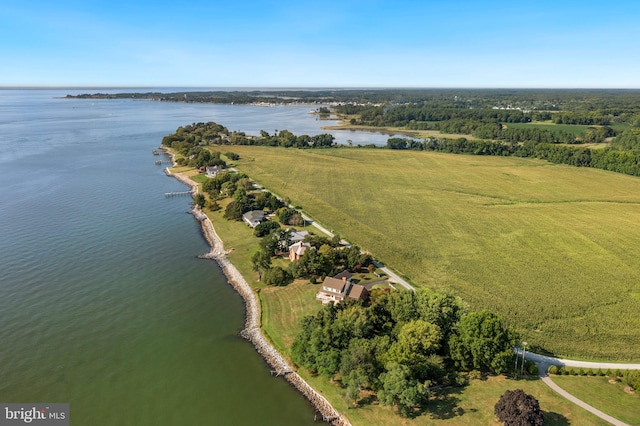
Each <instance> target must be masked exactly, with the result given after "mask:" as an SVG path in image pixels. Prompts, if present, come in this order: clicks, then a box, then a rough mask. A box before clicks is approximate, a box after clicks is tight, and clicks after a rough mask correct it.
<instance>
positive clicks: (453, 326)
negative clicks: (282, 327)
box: [292, 289, 516, 415]
mask: <svg viewBox="0 0 640 426" xmlns="http://www.w3.org/2000/svg"><path fill="white" fill-rule="evenodd" d="M515 342H516V335H515V334H514V332H513V331H511V329H509V328H508V327H506V326H505V325H504V323H503V321H502V319H501V318H500V317H498V316H497V315H495V314H494V313H492V312H489V311H482V312H471V313H469V312H467V308H466V306H465V304H464V303H463V302H462V301H461V300H460V299H459V298H456V297H454V296H452V295H450V294H443V293H437V292H433V291H430V290H426V289H420V290H418V291H416V292H415V293H414V292H410V291H394V292H388V291H382V290H374V291H373V292H372V295H371V299H370V304H369V305H368V306H364V305H363V304H361V302H356V301H351V302H341V303H339V304H337V305H335V306H334V305H332V304H329V305H327V306H325V307H323V309H322V310H321V311H320V312H318V313H317V314H316V315H314V316H308V317H305V318H304V319H303V323H302V331H301V332H300V334H299V335H298V336H297V337H296V339H295V341H294V343H293V346H292V357H293V360H294V361H295V362H296V364H298V365H300V366H304V367H305V368H307V369H309V370H310V371H311V372H312V373H314V374H319V375H322V376H325V377H327V378H331V379H335V380H339V381H340V382H341V383H342V386H343V388H344V389H345V393H346V395H347V396H348V397H349V398H350V399H351V400H352V401H354V402H357V401H358V399H359V396H360V392H361V391H362V390H364V389H368V390H371V391H373V392H376V393H377V397H378V400H379V401H380V402H381V403H382V404H386V405H393V406H395V407H397V408H398V411H399V412H400V413H401V414H402V415H411V414H412V413H414V412H415V410H417V409H419V407H420V406H423V405H424V404H425V403H427V401H428V396H429V388H430V387H431V386H435V385H450V384H460V383H461V382H462V380H463V379H462V377H461V376H459V374H458V371H470V370H478V371H481V372H491V373H500V372H504V371H507V369H508V367H509V365H513V356H514V354H513V351H512V348H513V347H514V345H515Z"/></svg>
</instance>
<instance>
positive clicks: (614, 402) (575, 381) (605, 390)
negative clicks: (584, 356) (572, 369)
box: [552, 376, 640, 425]
mask: <svg viewBox="0 0 640 426" xmlns="http://www.w3.org/2000/svg"><path fill="white" fill-rule="evenodd" d="M552 380H553V381H554V382H556V383H557V384H558V386H560V387H561V388H562V389H564V390H566V391H567V392H569V393H570V394H572V395H573V396H575V397H577V398H579V399H581V400H583V401H584V402H586V403H587V404H589V405H591V406H593V407H595V408H597V409H598V410H600V411H602V412H603V413H606V414H608V415H610V416H612V417H615V418H616V419H618V420H621V421H623V422H625V423H628V424H630V425H638V424H640V395H638V393H631V394H630V393H627V392H625V391H624V387H625V386H624V384H622V383H620V382H616V383H609V378H608V377H581V376H553V377H552Z"/></svg>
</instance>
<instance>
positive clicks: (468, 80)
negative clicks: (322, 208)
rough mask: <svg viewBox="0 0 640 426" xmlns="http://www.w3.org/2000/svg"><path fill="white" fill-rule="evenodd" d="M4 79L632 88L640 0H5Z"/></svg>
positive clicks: (1, 24) (639, 70)
mask: <svg viewBox="0 0 640 426" xmlns="http://www.w3.org/2000/svg"><path fill="white" fill-rule="evenodd" d="M0 55H1V57H2V58H3V61H2V62H3V63H2V66H0V86H191V87H266V86H270V87H271V86H273V87H534V88H535V87H552V88H555V87H568V88H582V87H585V88H592V87H598V88H599V87H604V88H609V87H612V88H640V2H638V1H636V0H634V1H626V0H619V1H617V2H607V3H604V2H588V1H584V0H583V1H563V0H555V1H547V0H541V1H529V2H522V1H517V0H511V1H455V0H450V1H441V0H423V1H402V0H395V1H386V0H380V1H377V0H367V1H346V0H345V1H333V0H325V1H313V0H308V1H301V0H297V1H241V0H235V1H234V0H223V1H220V0H209V1H200V0H197V1H188V2H186V3H185V2H177V1H175V0H174V1H164V0H156V1H146V0H138V1H135V0H128V1H126V2H123V1H119V0H110V1H92V0H83V1H75V0H73V1H58V0H45V1H39V0H38V1H32V0H0Z"/></svg>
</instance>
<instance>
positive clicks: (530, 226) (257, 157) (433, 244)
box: [223, 146, 640, 360]
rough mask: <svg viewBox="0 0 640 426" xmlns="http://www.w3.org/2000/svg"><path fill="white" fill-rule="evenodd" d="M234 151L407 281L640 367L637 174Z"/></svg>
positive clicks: (525, 162)
mask: <svg viewBox="0 0 640 426" xmlns="http://www.w3.org/2000/svg"><path fill="white" fill-rule="evenodd" d="M234 151H235V152H237V153H238V154H240V155H241V157H242V159H241V160H239V161H238V168H239V169H241V170H242V171H244V172H246V173H247V174H248V175H249V176H251V178H252V179H255V180H256V181H257V182H259V183H260V184H263V185H265V186H266V187H267V188H269V189H271V190H273V191H274V192H276V193H278V194H283V195H286V196H288V197H290V198H291V199H292V201H293V203H295V204H298V205H301V206H303V207H304V209H305V211H306V212H308V213H309V214H310V215H311V216H312V217H314V218H315V219H317V220H318V221H319V222H320V223H322V224H324V225H326V226H327V227H329V229H333V230H335V231H336V232H338V233H339V234H340V235H341V236H343V237H345V238H346V239H348V240H349V241H351V242H353V243H355V244H358V245H359V246H360V247H362V248H364V249H366V250H368V251H370V252H372V253H373V254H374V255H375V256H376V257H377V258H379V259H380V260H381V261H383V262H385V263H387V264H388V265H389V266H391V267H392V268H394V269H396V271H397V272H399V273H400V274H402V275H405V276H407V277H409V278H410V279H411V281H412V282H413V283H416V284H417V285H420V286H428V287H430V288H434V289H450V290H452V291H454V292H455V293H456V294H458V295H460V296H461V297H462V298H463V299H464V300H466V301H467V302H468V303H470V305H471V307H472V308H474V309H480V308H484V307H486V308H489V309H492V310H495V311H497V312H499V313H501V314H502V315H504V316H505V317H506V318H507V320H508V321H509V322H510V323H511V324H512V325H514V326H515V327H516V328H517V329H518V330H519V331H520V332H521V333H522V334H523V336H524V337H525V338H526V339H527V340H528V341H529V343H530V344H533V345H536V346H541V347H544V348H546V349H547V350H549V351H552V352H554V353H556V354H558V355H561V356H565V357H575V358H591V359H603V360H606V359H614V360H638V357H639V356H640V355H639V354H640V317H639V316H638V315H637V312H638V311H639V310H640V263H639V262H637V259H638V258H640V244H637V242H638V241H640V209H638V205H639V204H640V179H638V178H636V177H631V176H625V175H621V174H615V173H610V172H605V171H601V170H594V169H584V168H575V167H570V166H562V165H552V164H549V163H546V162H543V161H538V160H530V159H518V158H500V157H478V156H464V155H450V154H439V153H428V152H401V151H391V150H366V149H346V148H345V149H328V150H293V149H291V150H286V149H280V148H266V147H250V146H234ZM223 239H224V237H223ZM225 241H226V240H225ZM232 245H233V244H232ZM233 254H234V253H232V255H233ZM233 261H234V262H236V260H235V259H233ZM238 262H241V260H238ZM246 262H248V260H247V261H246ZM249 270H250V268H249Z"/></svg>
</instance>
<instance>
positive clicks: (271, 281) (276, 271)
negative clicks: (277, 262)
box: [264, 266, 293, 286]
mask: <svg viewBox="0 0 640 426" xmlns="http://www.w3.org/2000/svg"><path fill="white" fill-rule="evenodd" d="M291 281H293V277H292V276H291V274H290V273H289V271H287V270H286V269H283V268H282V267H281V266H274V267H273V268H271V269H267V270H266V271H265V272H264V283H265V284H267V285H275V286H285V285H287V284H290V283H291Z"/></svg>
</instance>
